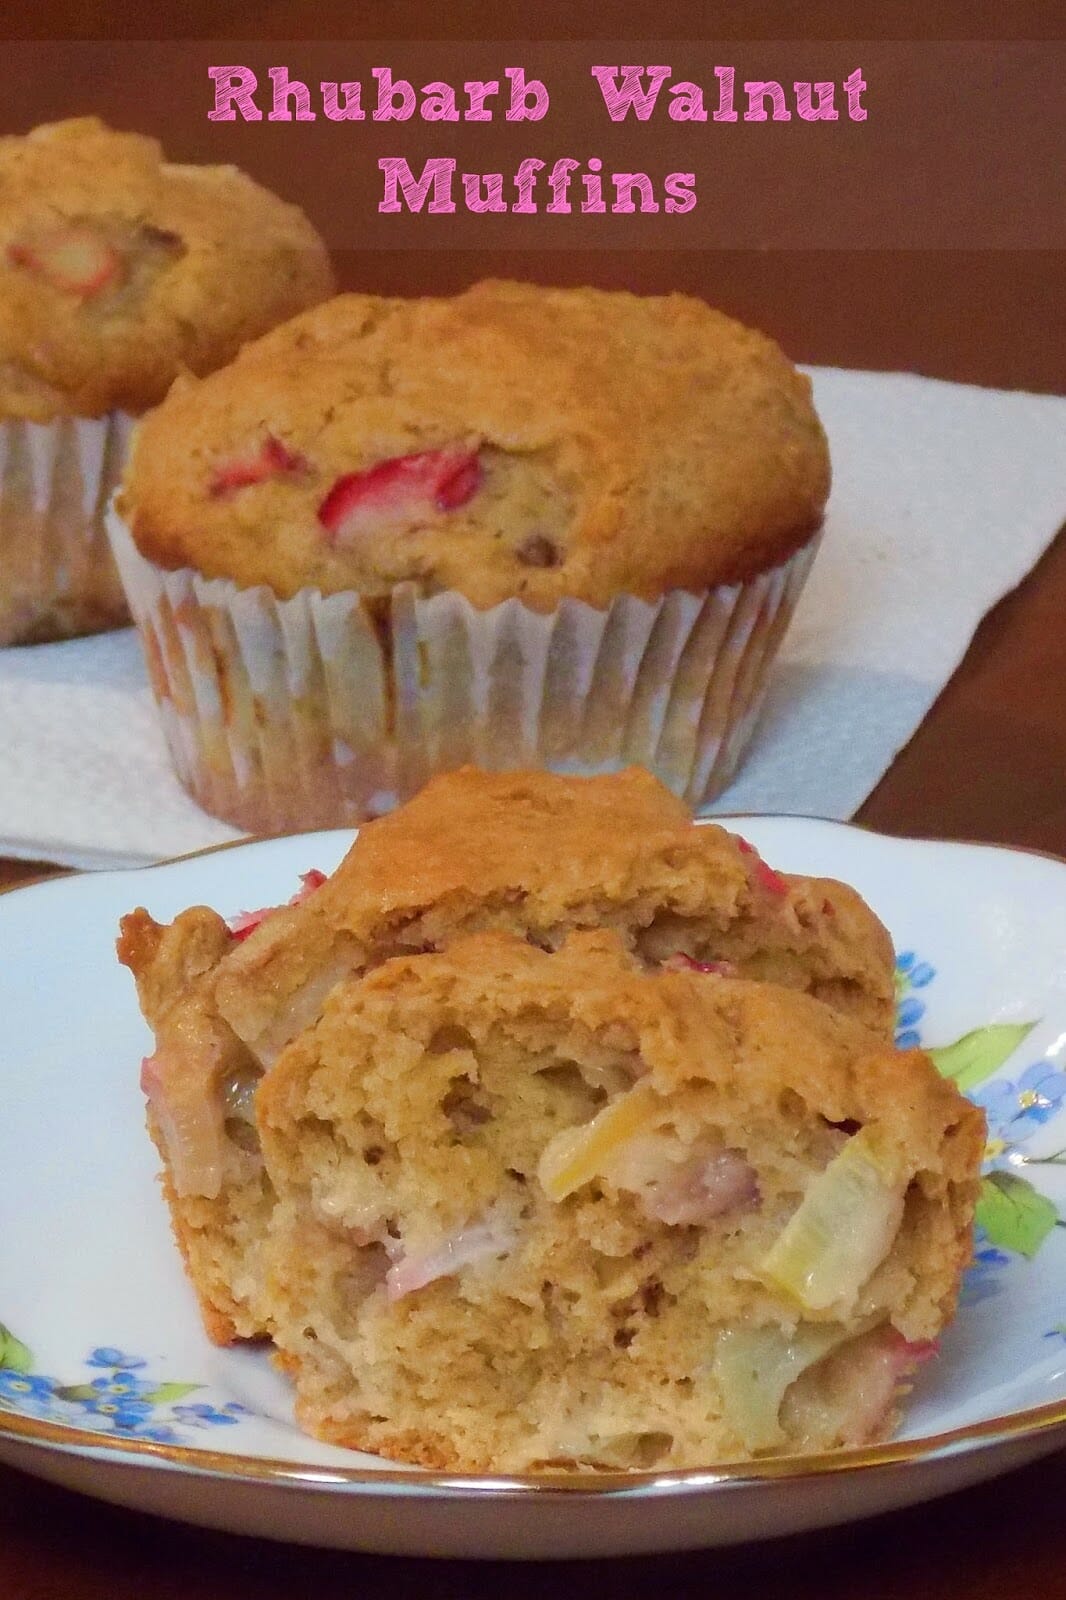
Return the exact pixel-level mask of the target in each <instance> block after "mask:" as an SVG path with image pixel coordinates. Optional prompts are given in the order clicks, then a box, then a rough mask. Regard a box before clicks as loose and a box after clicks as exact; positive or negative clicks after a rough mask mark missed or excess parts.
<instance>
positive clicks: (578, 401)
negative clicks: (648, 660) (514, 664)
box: [123, 282, 829, 610]
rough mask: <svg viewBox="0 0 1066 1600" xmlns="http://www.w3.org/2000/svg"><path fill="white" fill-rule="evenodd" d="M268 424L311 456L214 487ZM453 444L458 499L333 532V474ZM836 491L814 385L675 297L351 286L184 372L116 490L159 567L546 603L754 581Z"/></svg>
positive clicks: (326, 586)
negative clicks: (475, 482)
mask: <svg viewBox="0 0 1066 1600" xmlns="http://www.w3.org/2000/svg"><path fill="white" fill-rule="evenodd" d="M279 372H280V373H283V374H284V382H283V383H281V382H279V378H278V374H279ZM268 439H271V440H274V441H277V442H278V443H280V445H281V446H283V448H284V450H285V451H286V452H288V455H289V457H290V458H291V460H292V461H293V462H296V463H299V467H298V468H296V469H294V470H291V471H284V472H281V473H279V474H276V475H273V476H270V477H268V478H267V479H266V480H265V481H262V482H258V483H255V484H252V485H251V486H248V487H243V488H241V489H240V490H239V492H234V493H226V494H212V492H211V485H212V483H213V481H214V480H215V475H216V474H217V473H218V472H219V470H220V469H224V468H225V466H226V464H227V463H229V462H233V461H238V462H240V461H245V460H247V459H249V456H250V455H251V456H254V454H255V452H256V451H257V450H259V449H261V448H262V447H263V445H264V443H265V442H266V441H267V440H268ZM450 449H460V450H464V451H477V452H478V459H479V462H480V470H481V481H480V485H479V487H478V489H477V491H476V492H475V493H473V495H472V496H471V497H470V498H469V499H468V500H467V501H466V502H465V503H463V504H461V505H458V506H455V507H451V508H449V509H447V510H446V511H441V510H440V509H439V508H437V509H436V510H433V511H431V512H421V511H420V512H418V513H417V514H415V513H412V514H411V515H407V516H403V515H400V516H399V517H398V518H397V516H393V517H391V519H390V517H388V516H386V517H385V518H384V521H382V520H381V519H380V518H379V520H378V523H377V524H376V525H375V526H374V528H373V529H372V530H371V531H369V532H366V533H365V534H361V535H360V536H359V537H358V538H355V539H353V540H350V541H347V542H346V541H344V540H341V541H337V540H333V539H331V538H329V537H327V536H326V532H325V530H324V527H323V523H322V521H321V520H320V518H319V515H318V512H319V508H320V506H321V505H322V503H323V501H324V499H325V497H326V495H327V494H328V492H329V491H330V489H331V488H332V487H333V485H334V484H335V483H336V482H337V480H338V479H341V478H343V477H345V476H346V475H348V474H353V473H360V472H364V471H366V470H368V469H370V468H373V467H375V466H377V465H378V464H379V463H381V462H383V461H389V460H392V459H394V458H397V457H402V456H409V455H413V454H419V453H421V452H426V451H439V450H450ZM828 487H829V464H828V455H827V451H826V444H825V438H824V435H823V433H822V430H821V427H820V424H819V422H818V419H817V416H816V415H815V412H814V409H813V406H812V404H811V397H810V383H809V381H808V380H807V379H806V378H805V377H803V376H801V375H800V374H799V373H797V372H796V370H795V369H794V368H793V367H792V366H791V364H790V363H789V362H788V361H787V360H786V358H785V357H784V356H783V355H782V353H781V351H780V350H779V349H778V347H777V346H776V345H775V344H774V343H773V342H772V341H771V340H769V339H766V338H764V337H763V336H762V335H761V334H758V333H755V332H753V331H751V330H749V329H747V328H744V327H742V326H741V325H740V324H738V323H735V322H732V321H730V319H728V318H727V317H724V316H722V315H721V314H720V313H719V312H716V311H712V310H711V309H710V308H709V307H707V306H706V305H704V304H703V303H702V302H701V301H697V300H693V299H688V298H686V297H685V296H682V295H670V296H667V297H664V298H659V299H652V298H641V297H639V296H636V295H631V294H625V293H620V292H607V291H602V290H594V289H545V288H540V287H537V286H534V285H529V284H520V283H500V282H487V283H481V284H477V285H475V286H474V287H473V288H472V289H469V290H467V291H466V292H465V293H464V294H462V295H459V296H456V297H455V298H453V299H448V300H444V299H437V300H434V299H425V300H412V301H404V300H387V299H381V298H374V297H371V296H365V295H345V296H342V297H341V298H339V299H337V300H334V301H332V302H330V303H329V304H328V305H325V306H320V307H318V308H317V309H316V310H313V311H311V312H309V313H307V314H306V315H304V316H301V317H298V318H296V319H295V320H294V321H293V322H292V323H290V324H289V325H288V326H287V327H285V328H284V329H279V330H276V331H275V332H274V333H273V334H270V335H268V336H267V337H266V338H264V339H261V340H259V341H257V342H256V343H255V344H253V345H250V346H248V347H247V348H246V349H245V350H244V351H242V352H241V354H240V356H239V357H238V359H237V360H236V361H235V362H234V363H233V365H232V366H231V367H230V368H228V369H227V370H226V371H225V372H222V373H219V374H216V375H215V376H214V377H212V378H209V379H207V380H205V381H204V382H199V383H197V382H193V381H184V382H182V383H180V384H179V385H177V386H176V387H175V389H174V390H173V392H172V393H171V394H170V395H169V396H168V398H167V400H166V402H165V403H164V404H163V406H162V407H161V408H160V409H159V411H158V412H157V413H156V414H155V415H153V416H152V417H151V418H150V419H149V420H147V421H146V422H145V423H144V424H143V425H142V427H141V429H140V430H139V434H138V437H137V440H136V443H135V447H134V455H133V460H132V463H131V465H130V468H129V471H128V474H127V478H126V487H125V491H124V495H123V506H124V511H125V514H126V516H127V517H128V520H129V522H130V525H131V528H132V531H133V535H134V538H135V539H136V542H137V544H138V546H139V548H140V549H141V550H142V552H143V553H144V554H145V555H146V556H148V557H149V558H150V559H151V560H153V561H155V562H156V563H158V564H159V565H160V566H163V567H168V568H180V567H186V566H190V567H194V568H196V569H198V570H199V571H201V572H203V573H205V574H206V575H208V576H209V577H227V578H231V579H233V580H234V581H235V582H237V583H238V584H240V585H241V586H250V585H255V584H265V585H267V586H268V587H269V588H271V589H273V591H274V592H275V593H276V594H278V595H279V596H282V597H285V598H287V597H289V596H291V595H293V594H295V593H296V592H297V591H298V590H300V589H301V588H304V587H312V588H317V589H320V590H323V591H325V592H330V593H332V592H337V591H346V590H357V591H359V592H360V593H362V594H366V595H371V596H374V595H384V594H385V593H387V592H388V591H389V590H390V589H391V588H392V587H393V586H394V585H395V584H396V583H398V582H401V581H411V582H413V583H415V584H416V585H417V586H418V588H419V589H420V590H421V591H422V592H423V593H433V592H436V591H440V590H452V589H454V590H458V591H459V592H460V593H462V594H464V595H465V596H466V597H467V598H468V599H470V600H471V601H472V602H473V603H474V604H475V605H477V606H479V607H484V606H489V605H493V604H496V603H497V602H499V601H501V600H504V599H506V598H508V597H510V596H513V595H517V596H519V597H521V598H522V599H523V600H524V601H525V602H526V603H527V604H529V605H531V606H533V607H535V608H538V609H544V610H547V609H550V608H551V607H553V606H554V605H555V604H556V603H557V602H558V600H559V599H560V597H562V596H564V595H570V596H577V597H579V598H581V599H583V600H586V601H588V602H590V603H591V604H594V605H603V604H606V603H608V602H609V601H610V600H612V599H613V598H614V597H615V596H616V595H618V594H624V593H629V594H636V595H641V596H644V597H647V598H654V597H656V596H658V595H661V594H663V593H664V592H666V591H667V590H670V589H691V590H694V591H702V590H705V589H707V588H708V587H713V586H715V585H717V584H721V583H731V582H734V581H742V580H744V579H746V578H749V577H751V576H752V575H753V574H755V573H758V572H762V571H764V570H766V569H767V568H769V567H771V566H774V565H776V564H778V563H779V562H781V561H783V560H784V559H785V558H786V557H788V556H789V555H791V554H792V553H793V552H794V551H795V550H796V549H798V548H799V547H800V546H801V545H802V544H805V543H806V542H807V541H808V540H809V539H810V538H811V536H812V535H813V533H814V532H815V530H816V529H817V528H818V526H819V525H820V522H821V518H822V512H823V508H824V505H825V500H826V495H827V493H828Z"/></svg>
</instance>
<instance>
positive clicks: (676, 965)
mask: <svg viewBox="0 0 1066 1600" xmlns="http://www.w3.org/2000/svg"><path fill="white" fill-rule="evenodd" d="M663 970H664V971H665V972H705V973H707V974H709V975H710V976H711V977H715V978H735V977H736V976H737V971H738V969H737V966H736V963H735V962H733V961H694V960H693V959H692V957H691V956H687V955H685V953H684V951H683V950H679V951H678V952H677V954H676V955H672V956H668V957H667V958H666V960H665V961H664V962H663Z"/></svg>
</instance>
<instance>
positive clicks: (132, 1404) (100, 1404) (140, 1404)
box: [80, 1395, 153, 1428]
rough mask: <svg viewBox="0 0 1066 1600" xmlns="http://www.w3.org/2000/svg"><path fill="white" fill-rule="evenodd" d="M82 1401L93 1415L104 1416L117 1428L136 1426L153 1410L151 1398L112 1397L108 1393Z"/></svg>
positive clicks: (82, 1404) (84, 1407) (83, 1406)
mask: <svg viewBox="0 0 1066 1600" xmlns="http://www.w3.org/2000/svg"><path fill="white" fill-rule="evenodd" d="M80 1403H81V1406H82V1408H83V1410H85V1411H87V1412H89V1414H90V1415H91V1416H94V1417H103V1418H104V1419H105V1421H107V1422H110V1424H111V1425H112V1427H115V1428H135V1427H136V1426H137V1425H138V1423H141V1422H144V1421H145V1420H146V1418H148V1417H150V1416H151V1415H152V1410H153V1407H152V1402H151V1401H150V1400H132V1399H112V1398H111V1397H110V1396H107V1395H105V1396H102V1397H101V1398H100V1399H99V1400H82V1401H81V1402H80Z"/></svg>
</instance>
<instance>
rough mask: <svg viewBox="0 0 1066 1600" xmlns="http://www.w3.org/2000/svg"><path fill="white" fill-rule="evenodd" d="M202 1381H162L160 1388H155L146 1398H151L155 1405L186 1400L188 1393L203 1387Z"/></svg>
mask: <svg viewBox="0 0 1066 1600" xmlns="http://www.w3.org/2000/svg"><path fill="white" fill-rule="evenodd" d="M201 1388H203V1385H202V1384H200V1383H161V1384H160V1385H159V1388H158V1389H153V1390H152V1392H151V1393H150V1394H146V1395H145V1396H144V1398H145V1399H146V1400H150V1401H151V1403H152V1405H154V1406H165V1405H169V1404H171V1403H172V1402H173V1401H174V1400H184V1398H185V1396H186V1395H187V1394H192V1392H193V1390H194V1389H201Z"/></svg>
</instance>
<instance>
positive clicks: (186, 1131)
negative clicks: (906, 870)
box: [119, 768, 894, 1342]
mask: <svg viewBox="0 0 1066 1600" xmlns="http://www.w3.org/2000/svg"><path fill="white" fill-rule="evenodd" d="M225 909H227V910H232V911H236V910H238V909H239V908H236V907H233V908H225ZM603 928H607V929H610V930H612V931H613V932H614V933H615V935H616V936H617V937H618V938H619V939H620V941H621V942H622V945H623V948H624V949H625V950H626V951H627V952H628V954H629V956H630V958H631V959H632V961H633V962H634V964H635V965H636V967H638V968H640V969H642V970H647V971H649V972H657V971H659V970H660V969H662V968H663V967H675V966H680V967H692V968H694V969H695V970H696V971H697V972H698V973H699V974H700V975H701V976H703V977H705V978H706V979H707V981H708V982H713V981H714V980H715V979H716V977H718V976H722V975H727V976H728V975H737V976H740V977H743V978H746V979H749V980H757V981H761V982H766V983H773V984H774V985H776V986H779V987H782V988H785V989H790V990H796V991H801V992H806V993H808V994H810V995H811V996H813V997H814V998H815V999H817V1000H818V1001H819V1002H821V1003H822V1004H824V1005H825V1006H826V1007H828V1008H830V1009H831V1010H833V1011H835V1012H837V1013H840V1014H841V1015H844V1016H846V1017H848V1018H850V1019H851V1020H853V1021H854V1022H855V1024H856V1025H857V1026H861V1027H863V1028H864V1029H865V1030H866V1031H867V1032H868V1033H869V1035H870V1036H871V1038H872V1039H874V1040H875V1041H876V1042H877V1043H887V1042H890V1041H891V1038H892V1026H893V1011H894V991H893V953H892V946H891V943H890V940H889V938H888V935H887V933H886V932H885V929H884V928H883V927H882V925H881V924H880V922H879V921H878V920H877V918H876V916H875V915H874V914H873V912H872V911H871V910H870V909H869V907H868V906H866V905H865V903H864V902H863V901H862V900H861V898H860V897H859V896H858V895H857V894H856V893H855V891H854V890H853V889H850V888H848V887H847V886H846V885H844V884H840V883H836V882H833V881H830V880H825V879H816V878H805V877H797V876H784V875H782V874H779V873H777V872H775V871H774V870H773V869H772V868H771V867H770V866H769V865H768V864H767V863H766V862H764V861H763V860H762V859H761V857H760V856H759V855H758V854H757V853H756V852H755V851H754V850H753V849H752V847H751V846H750V845H748V844H747V843H746V842H745V841H744V840H743V839H740V838H738V837H736V836H734V835H732V834H730V833H728V832H726V831H725V830H724V829H723V828H720V827H716V826H713V825H704V826H697V825H696V824H694V823H693V822H692V820H691V817H690V816H689V814H688V812H687V810H686V808H685V807H684V805H683V804H682V803H681V802H680V801H679V800H677V799H676V798H675V797H674V796H673V795H671V794H670V793H669V792H668V791H667V790H666V789H665V788H664V787H663V786H662V785H661V784H660V783H658V782H657V781H656V780H655V779H654V778H652V777H651V776H650V775H649V774H648V773H647V772H645V771H643V770H642V769H639V768H634V769H631V770H629V771H627V772H623V773H620V774H616V775H614V776H608V777H600V778H588V779H583V778H561V777H554V776H552V775H549V774H546V773H543V772H529V773H526V772H523V773H484V772H478V771H475V770H473V769H467V770H464V771H460V772H456V773H452V774H449V775H445V776H442V777H440V778H438V779H435V780H434V781H433V782H431V783H430V784H429V785H428V786H427V788H426V789H425V790H424V791H423V792H422V793H421V794H419V795H418V796H417V797H416V798H415V799H414V800H412V801H410V802H408V804H407V805H406V806H403V807H401V808H400V809H399V810H398V811H396V812H394V813H393V814H391V815H390V816H387V817H383V818H381V819H380V820H378V821H376V822H372V823H369V824H367V826H366V827H365V828H363V829H362V830H361V831H360V833H359V835H358V836H357V838H356V841H355V843H354V845H353V846H352V849H351V850H350V852H349V854H348V855H347V857H346V858H345V860H344V861H343V862H342V863H341V865H340V866H339V867H338V869H337V871H336V872H335V873H334V874H333V875H332V876H331V877H330V878H328V879H326V880H322V878H321V875H320V874H318V875H315V874H309V875H308V877H307V879H306V880H305V883H304V886H303V888H302V889H301V890H300V891H299V892H298V894H297V896H296V903H295V904H292V905H289V906H285V907H281V908H278V909H273V910H270V911H263V912H256V913H253V914H251V915H245V916H241V917H237V918H236V919H235V920H233V921H231V922H227V921H226V920H224V918H223V917H222V916H220V915H219V914H218V912H217V911H213V910H210V909H208V908H207V907H204V906H200V907H193V908H191V909H190V910H188V911H185V912H183V913H182V914H181V915H180V916H179V917H177V918H176V919H175V921H174V922H172V923H170V924H169V925H161V924H159V923H157V922H155V921H154V920H153V919H152V917H151V916H149V914H148V912H147V911H144V910H138V911H135V912H133V913H131V914H130V915H129V916H128V917H125V918H124V919H123V924H122V936H121V939H120V941H119V956H120V959H121V960H122V961H123V962H124V963H125V964H126V965H127V966H128V967H130V968H131V970H132V971H133V973H134V976H135V977H136V980H137V989H138V995H139V998H140V1002H141V1007H142V1010H143V1012H144V1015H145V1017H146V1019H147V1021H148V1023H149V1024H150V1026H151V1028H152V1030H153V1032H154V1035H155V1049H154V1051H153V1053H152V1054H151V1056H149V1057H148V1059H147V1060H146V1061H145V1063H144V1070H143V1076H142V1084H143V1087H144V1090H145V1092H146V1095H147V1099H148V1124H149V1129H150V1131H151V1134H152V1137H153V1138H154V1140H155V1142H156V1144H157V1145H158V1147H159V1151H160V1154H161V1157H162V1160H163V1173H164V1189H165V1193H166V1197H167V1201H168V1204H169V1206H170V1210H171V1215H172V1218H173V1223H174V1230H175V1234H176V1237H177V1239H178V1242H179V1244H180V1246H181V1249H182V1253H183V1256H184V1259H185V1262H186V1265H187V1268H188V1271H189V1275H190V1278H191V1279H192V1282H193V1284H194V1286H195V1288H196V1291H197V1294H198V1296H199V1300H200V1304H201V1307H202V1310H203V1314H204V1320H205V1325H206V1327H207V1329H208V1332H209V1333H210V1334H211V1336H212V1338H214V1339H216V1340H217V1341H219V1342H226V1341H227V1340H231V1339H234V1338H250V1337H256V1336H259V1335H262V1334H264V1333H269V1331H270V1327H271V1316H272V1313H271V1310H270V1307H269V1305H268V1304H267V1302H266V1301H265V1299H264V1275H263V1247H264V1244H265V1240H266V1236H267V1230H268V1227H269V1222H270V1217H271V1215H272V1211H273V1206H274V1191H273V1185H272V1183H271V1179H270V1176H269V1173H268V1172H267V1170H266V1168H265V1167H264V1164H263V1160H262V1154H261V1151H260V1148H259V1142H258V1135H257V1131H256V1122H255V1098H256V1094H257V1091H258V1087H259V1084H260V1083H261V1081H262V1079H263V1075H264V1073H267V1074H268V1073H269V1071H270V1070H271V1068H272V1067H273V1064H274V1062H275V1061H276V1060H277V1058H278V1056H279V1054H280V1053H281V1052H282V1050H284V1048H285V1047H286V1046H287V1045H288V1044H289V1043H290V1042H291V1041H292V1040H294V1039H296V1038H298V1037H300V1036H301V1035H303V1034H304V1033H305V1032H306V1031H307V1030H308V1029H309V1028H312V1027H313V1026H314V1024H315V1022H316V1021H317V1019H318V1018H319V1016H320V1015H321V1013H322V1009H323V1006H324V1004H325V1002H326V1000H327V998H328V996H329V994H330V993H331V991H332V990H334V989H335V988H336V987H337V985H338V984H340V983H342V982H344V981H346V980H347V979H348V978H350V977H351V976H352V975H357V974H361V973H365V972H367V971H369V970H371V969H373V968H375V967H377V966H380V965H381V963H382V962H383V961H386V960H388V959H389V958H390V957H393V956H397V955H402V954H421V953H425V952H433V951H439V950H441V949H447V948H449V947H450V946H451V945H452V944H453V943H454V942H455V941H456V940H457V939H459V938H462V937H466V936H468V935H470V934H474V933H478V932H483V931H486V930H500V931H505V932H508V933H510V934H512V935H513V936H515V937H518V938H523V939H526V940H527V941H529V943H530V944H531V945H533V946H539V947H542V948H544V949H546V950H554V949H556V948H558V947H559V946H560V945H561V944H562V942H563V941H564V939H565V938H566V937H567V935H568V934H569V933H571V932H572V931H574V930H597V929H603Z"/></svg>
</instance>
